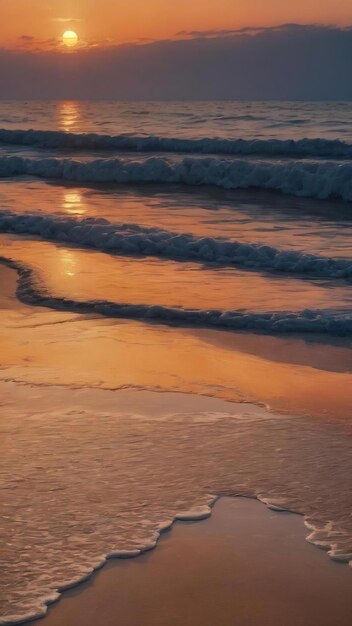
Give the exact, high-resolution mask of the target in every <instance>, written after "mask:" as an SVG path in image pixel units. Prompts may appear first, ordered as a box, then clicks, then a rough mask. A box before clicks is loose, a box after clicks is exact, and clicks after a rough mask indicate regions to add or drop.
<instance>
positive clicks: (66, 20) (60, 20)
mask: <svg viewBox="0 0 352 626" xmlns="http://www.w3.org/2000/svg"><path fill="white" fill-rule="evenodd" d="M49 22H57V23H59V24H67V23H69V22H82V20H81V19H80V18H79V17H52V18H51V19H50V20H49Z"/></svg>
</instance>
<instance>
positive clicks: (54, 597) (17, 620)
mask: <svg viewBox="0 0 352 626" xmlns="http://www.w3.org/2000/svg"><path fill="white" fill-rule="evenodd" d="M220 497H221V496H209V499H208V502H207V503H206V504H204V505H203V506H195V507H194V509H191V510H189V511H185V512H183V511H180V512H179V513H178V514H177V515H176V516H175V517H174V518H173V519H170V520H168V521H167V522H164V523H163V524H161V525H160V526H159V527H158V529H157V530H156V531H155V532H154V536H153V540H152V541H151V542H150V543H148V544H145V545H143V546H141V547H140V548H139V549H137V550H115V551H112V552H110V553H108V554H106V555H104V556H103V555H102V556H101V558H100V559H99V560H98V561H97V562H96V563H92V565H91V567H89V568H87V569H85V570H84V571H83V570H82V573H81V574H80V575H79V576H77V577H76V578H74V579H72V580H68V581H66V582H64V583H61V584H60V585H58V587H57V589H55V590H54V591H52V592H51V593H50V595H47V596H43V597H42V598H41V599H40V605H38V601H37V602H36V606H35V607H34V605H33V610H32V611H28V613H26V614H23V615H20V614H17V615H9V616H7V617H5V618H1V617H0V626H16V625H20V624H24V623H27V622H33V621H36V620H37V619H41V618H43V617H45V615H46V614H47V612H48V608H49V607H50V606H51V605H52V604H54V603H56V602H57V601H58V600H59V599H60V597H61V594H62V593H64V592H65V591H69V590H71V589H74V588H75V587H78V586H79V585H81V584H82V583H83V582H86V581H88V580H89V579H90V578H91V577H92V576H93V575H94V574H95V573H96V572H97V571H99V570H100V569H102V568H103V567H104V566H105V564H106V563H107V561H108V560H111V559H117V560H119V559H133V558H137V557H139V556H140V555H142V554H144V553H145V552H148V551H150V550H154V549H155V548H156V547H157V544H158V541H159V539H160V537H161V535H162V534H163V533H165V532H167V531H170V530H171V529H172V527H173V526H174V524H175V522H187V521H188V522H189V521H193V522H196V521H203V520H206V519H208V518H209V517H210V516H211V515H212V514H213V508H214V505H215V504H216V502H217V501H218V500H219V498H220ZM231 497H244V498H250V499H253V500H258V501H259V502H261V503H262V504H264V505H265V506H266V507H267V508H269V509H270V510H273V511H275V512H276V513H277V514H280V512H290V513H296V512H295V511H294V510H292V509H288V508H285V507H284V506H282V507H280V508H279V507H276V506H274V505H272V504H271V502H270V500H269V499H267V498H266V497H264V496H261V495H259V494H249V493H248V494H243V493H238V494H235V493H234V494H231ZM299 515H302V514H301V513H299ZM302 517H303V520H304V524H305V526H306V528H307V529H308V530H309V531H310V532H309V534H308V535H307V537H306V540H307V541H308V542H309V543H312V544H313V545H315V546H316V547H317V548H320V549H323V550H325V551H326V552H327V554H328V556H330V558H331V559H332V560H335V561H339V562H341V563H349V564H350V565H351V563H352V561H351V559H352V554H342V553H341V551H338V550H337V549H336V546H335V544H334V543H333V541H332V539H331V538H330V534H331V535H333V531H332V530H331V532H330V529H329V528H327V527H324V528H323V529H319V528H318V527H316V526H315V525H314V524H313V522H312V521H311V520H310V519H309V518H308V517H307V516H305V515H302ZM322 536H324V540H320V537H322Z"/></svg>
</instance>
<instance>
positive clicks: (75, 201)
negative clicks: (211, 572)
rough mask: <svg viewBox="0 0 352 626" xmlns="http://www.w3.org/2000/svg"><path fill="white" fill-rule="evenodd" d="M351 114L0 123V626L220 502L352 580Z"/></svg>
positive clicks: (76, 109) (260, 106) (48, 112)
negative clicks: (270, 513)
mask: <svg viewBox="0 0 352 626" xmlns="http://www.w3.org/2000/svg"><path fill="white" fill-rule="evenodd" d="M351 113H352V105H351V104H350V103H278V102H274V103H260V102H258V103H255V102H224V103H223V102H216V103H195V102H191V103H188V102H185V103H154V102H147V103H128V102H120V103H118V102H15V103H13V102H11V103H9V102H2V103H0V177H1V178H0V257H1V271H2V272H3V273H2V277H3V285H2V287H1V288H2V291H3V293H2V296H3V297H2V300H1V319H2V324H1V326H2V330H1V332H2V357H1V369H0V379H1V382H0V384H1V407H2V411H1V421H0V427H1V435H2V439H1V444H0V445H1V474H0V477H1V490H2V494H1V505H0V506H1V517H0V524H1V535H2V537H3V546H2V566H1V569H2V575H1V616H2V617H1V619H2V622H1V621H0V623H11V622H15V621H16V620H17V621H18V620H20V619H24V618H26V617H31V616H35V615H42V614H43V613H44V612H45V610H46V607H47V604H48V603H50V601H53V600H54V599H56V598H57V597H58V594H59V592H60V590H63V589H64V588H66V587H67V586H69V585H70V584H73V583H74V582H77V581H79V580H81V579H82V578H85V577H86V576H88V575H90V573H91V572H92V571H93V569H95V568H96V567H98V566H100V565H101V564H103V563H104V560H105V559H106V558H108V557H109V556H135V555H138V554H139V553H140V551H143V550H145V549H149V548H151V547H153V546H154V545H155V543H156V541H157V538H158V535H159V533H160V530H161V529H162V528H164V527H165V526H168V525H170V524H171V523H172V521H173V520H174V519H175V518H177V517H181V518H188V517H199V518H202V517H204V516H205V515H208V514H209V506H211V503H212V502H214V499H216V498H217V497H218V496H221V495H223V494H231V495H246V496H256V497H259V498H260V499H261V500H263V502H265V503H267V504H269V505H270V506H272V507H274V508H275V507H276V508H288V509H290V510H294V511H296V512H299V513H301V514H302V515H305V516H306V524H307V527H308V529H307V534H308V535H309V538H310V540H311V541H312V542H314V543H315V544H317V545H319V546H320V547H323V548H325V549H327V550H329V552H330V556H332V558H335V559H338V560H341V561H344V562H349V561H350V560H351V552H352V544H351V539H352V526H351V517H350V513H351V504H352V503H351V490H350V483H351V472H352V458H351V446H350V415H349V409H348V406H349V403H348V393H349V391H348V389H350V386H349V385H350V378H349V373H350V371H351V369H352V359H351V350H350V346H351V336H352V314H351V280H352V258H351V253H350V244H351V229H352V219H351V201H352V123H351ZM12 272H13V273H14V272H16V273H17V277H18V289H17V299H16V298H15V294H14V291H13V287H10V288H9V291H8V289H7V282H6V281H7V278H6V277H9V278H8V280H9V281H10V282H11V277H12V275H13V274H12ZM11 290H12V291H11ZM234 333H237V334H234ZM238 333H242V334H238ZM244 333H246V334H244ZM232 337H233V341H234V342H235V343H236V342H237V343H236V346H237V347H236V348H234V347H231V346H232V345H233V344H232ZM264 337H265V341H266V344H265V345H264V343H263V341H264V340H263V338H264ZM241 342H246V346H247V347H246V350H247V357H246V359H247V360H246V361H244V360H241V359H242V357H241V354H240V352H238V346H239V345H241ZM249 345H251V348H249V347H248V346H249ZM265 346H266V347H265ZM263 355H264V356H263ZM328 355H332V356H331V357H330V358H329V357H328ZM260 359H262V360H261V361H260ZM263 359H265V368H264V365H263V362H264V361H263ZM238 363H240V364H238ZM244 364H245V365H244ZM258 372H261V373H260V374H258ZM273 372H276V374H273ZM277 372H279V376H278V377H277V387H275V388H274V391H272V392H271V395H270V394H269V392H268V390H269V389H271V390H272V389H273V385H274V382H273V380H272V379H273V378H275V376H276V375H277ZM305 381H308V383H306V382H305ZM306 384H307V386H305V385H306ZM126 387H128V388H134V389H135V390H136V391H134V392H132V391H123V388H126ZM292 389H294V390H297V391H296V392H294V393H293V396H294V395H295V393H296V395H297V400H295V399H294V398H293V399H292V397H291V396H292ZM312 390H314V395H319V393H320V394H321V397H322V398H324V400H322V402H321V403H320V404H319V398H318V399H316V398H312V394H313V392H312ZM319 390H320V391H319ZM166 391H167V392H169V393H168V394H165V393H161V392H166ZM175 391H177V392H178V393H177V394H176V393H173V392H175ZM324 394H325V395H324ZM288 398H290V400H289V401H288ZM325 398H326V399H327V400H326V401H327V402H328V405H326V406H325V405H324V402H325ZM225 399H226V400H225ZM264 404H265V405H266V406H263V405H264ZM290 406H292V411H290ZM334 407H335V409H334ZM278 408H279V409H280V408H282V409H283V410H282V411H279V410H277V409H278ZM275 409H276V410H275ZM295 411H296V412H295ZM335 418H336V419H335ZM341 420H342V423H341ZM347 573H348V572H347Z"/></svg>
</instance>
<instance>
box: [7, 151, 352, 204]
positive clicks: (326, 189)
mask: <svg viewBox="0 0 352 626" xmlns="http://www.w3.org/2000/svg"><path fill="white" fill-rule="evenodd" d="M18 175H22V176H23V175H30V176H38V177H40V178H45V179H58V180H69V181H76V182H86V183H159V184H161V183H167V184H183V185H198V186H201V185H212V186H216V187H221V188H223V189H248V188H256V189H270V190H273V191H280V192H282V193H286V194H290V195H294V196H299V197H309V198H320V199H328V198H340V199H342V200H346V201H352V163H351V164H350V163H343V164H341V163H334V162H315V163H314V162H304V161H287V162H285V161H284V162H279V163H272V162H265V161H246V160H224V159H217V158H201V157H198V158H190V157H187V158H183V159H182V160H179V161H172V160H170V159H166V158H162V157H150V158H147V159H141V160H139V161H131V160H126V159H96V160H93V161H89V162H80V161H75V160H74V159H56V158H48V159H27V158H24V157H17V156H10V157H0V176H1V177H10V176H18Z"/></svg>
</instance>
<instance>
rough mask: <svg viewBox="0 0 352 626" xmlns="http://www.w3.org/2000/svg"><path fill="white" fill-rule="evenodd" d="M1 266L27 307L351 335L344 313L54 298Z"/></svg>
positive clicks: (30, 277) (25, 272) (28, 277)
mask: <svg viewBox="0 0 352 626" xmlns="http://www.w3.org/2000/svg"><path fill="white" fill-rule="evenodd" d="M0 262H1V263H3V264H5V265H7V266H9V267H11V268H13V269H15V270H16V271H17V272H18V274H19V284H18V289H17V294H18V297H19V298H20V299H21V300H22V301H23V302H24V303H25V304H30V305H35V306H44V307H48V308H50V309H55V310H59V311H69V312H72V313H81V314H82V313H83V314H91V313H93V314H98V315H103V316H106V317H113V318H127V319H136V320H143V321H148V322H151V321H155V322H158V323H159V324H177V325H180V326H203V327H204V326H205V327H209V328H219V329H227V330H241V331H242V330H246V331H256V332H264V333H271V334H279V333H314V334H315V333H319V334H328V335H336V336H351V335H352V315H351V313H350V312H349V311H346V310H344V309H340V310H339V309H336V310H312V309H305V310H304V311H299V312H290V311H286V312H285V311H284V312H281V311H280V312H278V311H272V312H254V311H242V310H241V311H221V310H217V309H211V310H206V311H204V310H200V309H182V308H172V307H166V306H161V305H147V304H141V305H136V304H128V303H117V302H111V301H107V300H89V301H78V300H72V299H69V298H61V297H56V296H53V295H51V294H50V293H48V292H47V291H46V289H45V288H44V287H43V286H42V285H41V284H40V282H39V281H38V279H37V278H36V277H35V275H34V272H33V270H32V269H30V268H28V267H26V266H24V265H23V264H21V263H18V262H17V261H13V260H11V259H7V258H4V257H0Z"/></svg>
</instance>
